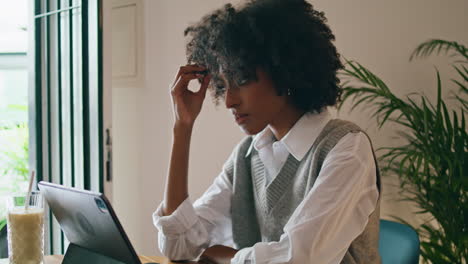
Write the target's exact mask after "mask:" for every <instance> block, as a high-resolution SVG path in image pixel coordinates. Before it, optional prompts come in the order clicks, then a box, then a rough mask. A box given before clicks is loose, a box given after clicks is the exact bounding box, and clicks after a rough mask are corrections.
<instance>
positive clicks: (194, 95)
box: [171, 65, 211, 126]
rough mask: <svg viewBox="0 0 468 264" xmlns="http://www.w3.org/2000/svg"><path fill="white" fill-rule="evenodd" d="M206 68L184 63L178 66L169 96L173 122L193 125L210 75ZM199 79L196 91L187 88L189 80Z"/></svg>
mask: <svg viewBox="0 0 468 264" xmlns="http://www.w3.org/2000/svg"><path fill="white" fill-rule="evenodd" d="M201 72H206V68H204V67H202V66H198V65H185V66H181V67H180V68H179V71H178V72H177V75H176V77H175V80H174V83H173V84H172V87H171V98H172V105H173V110H174V121H175V124H181V125H187V126H193V124H194V123H195V119H196V118H197V116H198V114H199V113H200V111H201V108H202V105H203V101H204V100H205V96H206V91H207V89H208V84H209V83H210V79H211V76H210V75H209V74H207V73H205V74H203V73H201ZM194 79H199V80H200V83H201V86H200V89H199V90H198V91H197V92H192V91H190V90H189V89H188V84H189V82H190V81H191V80H194Z"/></svg>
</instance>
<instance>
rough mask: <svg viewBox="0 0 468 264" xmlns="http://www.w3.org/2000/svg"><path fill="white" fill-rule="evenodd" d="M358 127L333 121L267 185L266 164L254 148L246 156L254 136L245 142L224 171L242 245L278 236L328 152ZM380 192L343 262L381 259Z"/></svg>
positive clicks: (235, 235) (234, 228) (235, 230)
mask: <svg viewBox="0 0 468 264" xmlns="http://www.w3.org/2000/svg"><path fill="white" fill-rule="evenodd" d="M359 131H362V130H361V129H360V128H359V127H358V126H357V125H355V124H353V123H351V122H348V121H344V120H339V119H333V120H330V121H329V122H328V123H327V125H326V126H325V128H324V129H323V130H322V131H321V133H320V134H319V136H318V137H317V139H316V140H315V142H314V143H313V144H312V147H311V148H310V150H309V151H308V152H307V154H306V155H305V156H304V158H303V159H302V160H301V161H297V160H296V159H295V158H294V157H293V156H292V155H291V154H290V155H289V156H288V159H287V161H286V163H285V165H284V166H283V168H282V169H281V171H280V172H279V174H278V175H277V176H276V177H275V179H274V180H273V181H272V182H271V183H270V184H269V185H268V186H265V182H264V181H265V177H264V167H263V164H262V162H261V160H260V158H259V155H258V153H257V152H256V151H255V149H252V152H251V154H250V155H249V156H247V157H246V153H247V151H248V149H249V147H250V145H251V143H252V137H247V138H245V139H244V140H243V141H242V142H240V143H239V144H238V145H237V147H236V149H235V151H234V153H233V155H232V156H231V158H230V159H229V161H228V162H227V163H226V165H225V173H226V174H227V176H228V177H229V179H230V181H231V183H232V185H233V196H232V200H231V215H232V231H233V239H234V243H235V244H236V246H237V248H239V249H241V248H245V247H251V246H253V245H254V244H255V243H257V242H270V241H279V238H280V236H281V235H282V234H283V233H284V231H283V228H284V226H285V225H286V223H287V222H288V220H289V218H290V217H291V215H292V214H293V212H294V211H295V210H296V208H297V206H298V205H299V204H300V203H301V202H302V200H303V199H304V198H305V197H306V195H307V194H308V192H309V191H310V190H311V189H312V187H313V186H314V183H315V180H316V178H317V176H318V175H319V172H320V168H321V167H322V163H323V161H324V160H325V157H326V156H327V154H328V152H329V151H330V150H331V149H333V147H334V146H335V145H336V143H337V142H338V141H339V140H340V139H341V138H342V137H343V136H345V135H346V134H348V133H350V132H352V133H356V132H359ZM362 132H363V131H362ZM364 133H365V132H364ZM366 135H367V134H366ZM373 154H374V160H375V162H376V166H377V161H376V159H375V153H373ZM376 173H377V178H376V184H377V187H378V190H379V192H380V193H382V192H381V190H382V189H381V184H380V173H379V169H378V167H377V171H376ZM343 180H346V179H345V178H344V179H343ZM380 196H381V195H379V199H378V202H377V207H376V209H375V210H374V212H372V214H371V215H370V216H369V222H368V224H367V226H366V227H365V229H364V231H363V232H362V233H361V234H360V235H359V236H358V237H356V238H355V239H354V240H353V241H352V243H351V245H350V246H349V248H348V251H347V252H346V254H345V256H344V258H343V260H342V261H341V263H366V264H367V263H380V256H379V252H378V240H379V218H380Z"/></svg>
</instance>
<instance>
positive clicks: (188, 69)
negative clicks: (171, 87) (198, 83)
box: [174, 64, 206, 83]
mask: <svg viewBox="0 0 468 264" xmlns="http://www.w3.org/2000/svg"><path fill="white" fill-rule="evenodd" d="M203 71H206V68H205V67H202V66H199V65H196V64H187V65H185V66H180V68H179V70H178V71H177V74H176V76H175V78H174V80H175V81H174V83H176V82H177V80H178V79H179V77H180V76H181V75H182V74H186V73H192V72H203Z"/></svg>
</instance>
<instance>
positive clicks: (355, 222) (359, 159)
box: [231, 132, 379, 264]
mask: <svg viewBox="0 0 468 264" xmlns="http://www.w3.org/2000/svg"><path fill="white" fill-rule="evenodd" d="M378 196H379V192H378V189H377V185H376V168H375V162H374V158H373V155H372V150H371V145H370V142H369V140H368V138H367V136H366V135H364V134H363V133H361V132H359V133H349V134H348V135H346V136H344V137H343V138H342V139H341V140H340V141H339V142H338V143H337V145H336V146H335V147H334V148H333V149H332V150H331V151H330V152H329V154H328V155H327V158H326V159H325V161H324V163H323V165H322V168H321V170H320V173H319V175H318V177H317V180H316V182H315V184H314V186H313V187H312V189H311V190H310V192H309V193H308V194H307V196H306V198H305V199H304V200H303V201H302V202H301V203H300V204H299V206H298V207H297V208H296V210H295V211H294V213H293V215H292V216H291V218H290V219H289V221H288V222H287V224H286V225H285V228H284V231H285V232H284V234H283V235H282V236H281V238H280V241H278V242H269V243H266V242H260V243H256V244H255V245H254V246H253V247H250V248H245V249H243V250H241V251H239V252H238V254H236V256H235V257H234V259H233V260H232V261H231V263H233V264H234V263H235V264H238V263H243V264H244V263H256V264H263V263H269V264H273V263H321V264H332V263H340V262H341V260H342V259H343V257H344V255H345V253H346V251H347V249H348V248H349V245H350V244H351V242H352V241H353V240H354V239H355V238H356V237H357V236H359V234H361V233H362V232H363V231H364V228H365V226H366V225H367V223H368V220H369V215H370V214H371V213H372V212H373V211H374V209H375V206H376V203H377V200H378Z"/></svg>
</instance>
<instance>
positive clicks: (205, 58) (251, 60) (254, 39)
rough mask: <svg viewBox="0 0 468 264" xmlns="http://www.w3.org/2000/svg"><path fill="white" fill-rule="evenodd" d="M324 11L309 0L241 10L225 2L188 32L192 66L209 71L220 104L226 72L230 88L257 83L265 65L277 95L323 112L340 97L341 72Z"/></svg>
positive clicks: (268, 0)
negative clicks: (320, 10)
mask: <svg viewBox="0 0 468 264" xmlns="http://www.w3.org/2000/svg"><path fill="white" fill-rule="evenodd" d="M326 22H327V19H326V18H325V14H324V13H323V12H319V11H317V10H314V9H313V6H312V5H311V4H310V3H307V2H306V1H305V0H249V1H247V2H245V3H244V4H243V5H241V6H239V7H237V8H236V7H234V6H233V5H232V4H230V3H229V4H225V5H224V6H223V7H222V8H219V9H216V10H215V11H213V12H212V13H210V14H207V15H205V16H204V17H203V18H202V19H201V20H200V21H199V22H198V23H195V24H192V25H191V26H189V27H187V28H186V29H185V31H184V36H186V37H187V36H189V39H188V42H187V45H186V54H187V61H188V63H194V64H198V65H202V66H204V67H206V68H207V69H208V71H209V73H210V74H211V75H212V80H213V81H212V82H211V83H210V90H211V91H212V95H213V98H214V101H215V103H216V104H218V103H219V97H220V96H222V95H224V93H225V89H224V87H218V86H217V85H216V80H220V77H219V76H220V73H223V74H224V76H225V77H226V79H227V80H228V82H229V83H230V84H231V85H233V84H234V85H241V84H242V83H243V81H245V80H257V76H256V68H257V67H261V68H262V69H263V70H264V71H266V73H267V74H269V76H270V77H271V78H272V80H273V83H274V84H275V86H276V89H277V94H278V95H284V94H286V93H287V91H288V89H290V92H291V95H290V96H289V98H290V100H291V102H292V104H293V105H295V106H296V107H297V108H299V109H301V110H304V111H308V112H320V111H321V110H322V108H323V107H324V106H333V105H335V104H336V103H337V102H338V101H339V99H340V95H341V88H340V86H339V82H340V80H339V79H338V78H337V71H338V70H339V69H342V68H343V64H342V63H341V61H340V54H338V52H337V50H336V47H335V46H334V44H333V43H332V41H334V40H335V36H334V35H333V33H332V32H331V30H330V27H329V26H328V25H327V24H326Z"/></svg>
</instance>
